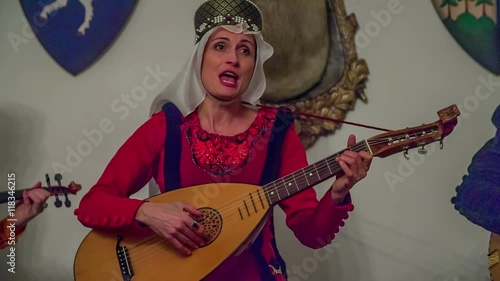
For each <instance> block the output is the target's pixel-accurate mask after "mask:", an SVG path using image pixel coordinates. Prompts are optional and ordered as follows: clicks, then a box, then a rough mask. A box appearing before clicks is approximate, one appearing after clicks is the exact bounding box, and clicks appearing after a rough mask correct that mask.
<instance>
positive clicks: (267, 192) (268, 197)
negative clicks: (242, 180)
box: [264, 189, 274, 204]
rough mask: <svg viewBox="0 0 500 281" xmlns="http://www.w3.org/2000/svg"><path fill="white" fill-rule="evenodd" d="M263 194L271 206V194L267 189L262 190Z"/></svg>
mask: <svg viewBox="0 0 500 281" xmlns="http://www.w3.org/2000/svg"><path fill="white" fill-rule="evenodd" d="M264 193H265V194H266V195H267V199H268V200H269V204H272V203H273V202H274V201H273V200H272V199H271V194H270V193H271V192H270V191H269V190H267V189H264Z"/></svg>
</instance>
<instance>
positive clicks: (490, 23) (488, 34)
mask: <svg viewBox="0 0 500 281" xmlns="http://www.w3.org/2000/svg"><path fill="white" fill-rule="evenodd" d="M432 2H433V4H434V7H435V9H436V11H437V12H438V14H439V16H440V18H441V20H442V21H443V24H444V25H445V26H446V28H447V29H448V31H449V32H450V33H451V34H452V35H453V38H455V40H456V41H457V42H458V43H459V44H460V46H462V48H463V49H464V50H465V51H466V52H467V53H468V54H469V55H470V56H471V57H472V58H474V60H476V62H478V63H479V64H480V65H482V66H483V67H484V68H486V69H487V70H489V71H491V72H492V73H494V74H496V75H500V31H499V27H500V24H499V21H498V17H499V16H500V8H499V6H498V3H499V2H500V0H432Z"/></svg>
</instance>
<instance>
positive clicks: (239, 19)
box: [194, 0, 262, 44]
mask: <svg viewBox="0 0 500 281" xmlns="http://www.w3.org/2000/svg"><path fill="white" fill-rule="evenodd" d="M240 23H246V24H248V26H249V28H250V30H251V31H256V32H260V31H262V14H261V12H260V9H259V7H257V5H255V4H254V3H252V2H250V1H248V0H208V1H206V2H204V3H203V4H201V5H200V7H198V9H197V10H196V13H195V17H194V27H195V33H196V39H195V44H196V43H198V42H199V41H200V39H201V38H202V37H203V35H204V34H205V33H206V32H207V31H209V30H210V29H212V28H214V27H216V26H220V25H237V24H240Z"/></svg>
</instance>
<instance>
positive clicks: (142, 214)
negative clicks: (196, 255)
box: [136, 202, 204, 255]
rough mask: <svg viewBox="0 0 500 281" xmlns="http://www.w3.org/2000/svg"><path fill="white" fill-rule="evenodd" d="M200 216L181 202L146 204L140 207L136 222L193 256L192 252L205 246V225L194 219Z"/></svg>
mask: <svg viewBox="0 0 500 281" xmlns="http://www.w3.org/2000/svg"><path fill="white" fill-rule="evenodd" d="M200 216H201V212H200V211H198V210H197V209H196V208H194V207H193V206H190V205H187V204H184V203H181V202H175V203H153V202H145V203H144V204H142V205H141V207H139V210H138V211H137V214H136V220H137V221H140V222H142V223H143V224H145V225H147V226H149V227H150V228H151V229H152V230H153V231H154V232H156V233H158V234H159V235H161V236H163V237H165V239H167V240H168V241H169V242H170V243H171V244H172V245H173V246H174V247H175V248H177V249H178V250H179V251H181V252H183V253H185V254H187V255H191V250H194V249H197V248H199V247H200V246H202V245H203V244H204V239H203V233H204V228H203V225H201V224H199V223H196V221H195V220H194V219H193V217H194V218H197V217H200Z"/></svg>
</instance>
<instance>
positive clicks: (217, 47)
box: [215, 45, 224, 50]
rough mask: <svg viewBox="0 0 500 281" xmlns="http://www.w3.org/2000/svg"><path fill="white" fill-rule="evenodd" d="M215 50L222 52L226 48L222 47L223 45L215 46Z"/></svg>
mask: <svg viewBox="0 0 500 281" xmlns="http://www.w3.org/2000/svg"><path fill="white" fill-rule="evenodd" d="M215 49H216V50H222V49H224V46H222V45H215Z"/></svg>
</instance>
